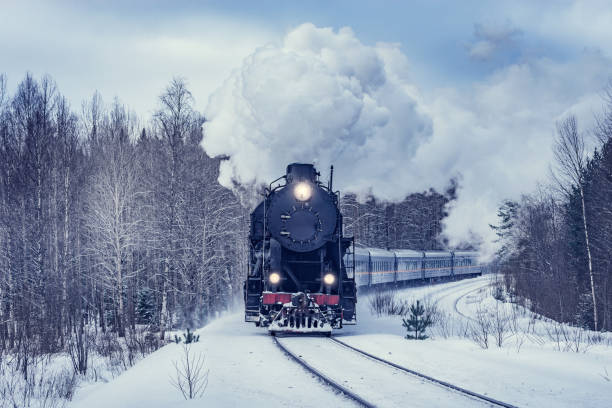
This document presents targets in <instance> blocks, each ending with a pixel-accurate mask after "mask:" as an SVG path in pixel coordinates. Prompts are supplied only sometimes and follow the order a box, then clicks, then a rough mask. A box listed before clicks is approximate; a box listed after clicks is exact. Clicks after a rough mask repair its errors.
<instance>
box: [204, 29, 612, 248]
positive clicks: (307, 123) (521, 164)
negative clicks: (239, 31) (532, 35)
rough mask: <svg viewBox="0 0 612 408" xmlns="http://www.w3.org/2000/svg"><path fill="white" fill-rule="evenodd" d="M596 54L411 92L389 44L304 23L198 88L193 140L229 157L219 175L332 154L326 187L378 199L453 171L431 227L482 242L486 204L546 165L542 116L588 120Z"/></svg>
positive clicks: (232, 180) (247, 180)
mask: <svg viewBox="0 0 612 408" xmlns="http://www.w3.org/2000/svg"><path fill="white" fill-rule="evenodd" d="M609 66H610V61H609V60H608V59H607V58H606V57H604V56H602V55H601V54H600V53H597V52H589V51H585V54H584V55H583V56H582V57H581V58H578V59H576V60H574V61H563V62H554V61H551V60H550V59H546V58H532V59H529V60H524V61H522V62H520V63H517V64H511V65H508V66H507V67H503V68H500V69H499V70H498V71H497V72H495V73H493V74H492V75H491V76H490V77H488V78H486V80H484V81H482V82H476V83H473V84H471V85H469V86H464V88H463V89H454V88H446V89H433V90H429V92H428V93H427V94H426V96H421V94H420V93H419V92H418V91H417V87H416V86H415V85H414V84H413V83H412V80H411V78H410V69H409V64H408V59H407V58H406V56H405V55H404V54H402V52H401V51H400V49H399V46H397V45H391V44H377V45H375V46H368V45H364V44H363V43H361V42H360V41H359V40H358V39H357V38H356V36H355V35H354V33H353V32H352V30H351V29H349V28H343V29H340V30H339V31H337V32H334V31H333V30H332V29H329V28H317V27H315V26H313V25H312V24H304V25H301V26H299V27H297V28H296V29H295V30H293V31H291V32H290V33H289V34H287V36H286V37H285V39H284V41H283V43H282V44H280V45H268V46H265V47H262V48H259V49H257V50H256V51H255V52H254V53H253V54H252V55H250V56H249V57H248V58H246V59H245V60H244V62H243V65H242V66H241V67H240V68H239V69H237V70H236V71H234V72H233V74H232V75H231V76H230V77H229V78H228V79H227V80H226V81H225V83H224V84H223V85H222V86H221V87H220V88H219V89H218V90H217V91H216V92H215V93H214V94H213V95H212V96H211V98H210V101H209V104H208V107H207V109H206V111H205V115H206V118H207V119H208V122H206V123H205V125H204V131H205V137H204V141H203V147H204V149H205V150H206V151H207V153H208V154H209V155H211V156H219V155H225V156H228V157H229V160H227V161H224V162H223V164H222V166H221V175H220V178H219V181H220V182H221V183H222V184H223V185H225V186H227V187H234V186H235V185H236V183H237V184H239V185H241V186H256V185H259V184H261V183H269V182H270V181H271V180H273V179H275V178H277V177H278V176H280V175H283V174H284V171H285V166H286V165H287V164H288V163H291V162H311V163H315V164H316V166H317V167H318V169H319V170H320V171H321V172H322V175H324V176H325V177H324V179H326V178H327V177H326V176H327V171H328V168H329V165H330V164H334V166H335V169H336V172H335V177H334V178H335V184H334V185H335V187H336V188H339V189H340V190H341V191H343V192H347V191H352V192H356V193H359V194H361V196H362V197H363V196H364V195H365V194H367V193H372V194H374V195H376V196H377V197H379V198H382V199H387V200H401V199H402V198H404V197H405V196H406V195H407V194H409V193H412V192H417V191H423V190H425V189H428V188H429V187H434V188H436V189H438V190H439V191H440V190H441V189H443V188H444V187H445V186H446V185H448V182H449V180H450V179H451V178H454V177H458V178H459V180H460V186H461V188H460V190H459V198H458V200H457V201H456V202H455V203H453V207H452V208H451V213H450V216H449V217H448V219H446V221H445V234H446V236H447V237H448V238H449V239H450V243H451V245H453V244H457V243H459V242H462V241H464V242H465V241H473V240H474V239H475V240H476V241H481V242H483V243H484V244H485V248H484V249H485V250H488V252H489V253H490V252H491V249H493V247H492V246H491V243H492V241H493V239H494V238H495V235H494V234H493V233H492V231H491V229H490V228H489V226H488V224H489V223H496V215H495V214H496V208H497V206H498V205H499V203H500V202H501V200H502V199H504V198H506V197H511V198H518V196H519V195H520V194H521V193H523V192H529V191H530V190H531V189H532V188H534V187H535V185H536V182H537V181H538V180H542V179H543V178H545V177H546V174H547V168H548V165H549V163H550V160H551V155H550V146H551V144H552V138H553V135H554V126H555V121H556V120H559V119H560V118H562V117H563V115H566V114H567V113H569V112H573V113H577V114H578V116H579V120H580V119H581V118H584V117H587V119H588V118H592V112H593V110H592V109H591V108H592V107H593V106H598V104H599V101H600V99H599V97H598V95H597V93H598V92H599V91H600V90H601V87H602V86H603V85H604V84H605V78H606V75H609V74H610V69H609ZM577 79H579V81H577ZM581 123H583V124H585V125H588V124H586V123H585V121H583V122H581ZM585 127H586V126H585Z"/></svg>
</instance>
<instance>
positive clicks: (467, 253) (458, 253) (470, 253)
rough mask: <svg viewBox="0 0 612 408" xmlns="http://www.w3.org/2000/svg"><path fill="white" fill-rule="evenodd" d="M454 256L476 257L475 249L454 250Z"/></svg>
mask: <svg viewBox="0 0 612 408" xmlns="http://www.w3.org/2000/svg"><path fill="white" fill-rule="evenodd" d="M455 256H469V257H477V256H478V252H477V251H455Z"/></svg>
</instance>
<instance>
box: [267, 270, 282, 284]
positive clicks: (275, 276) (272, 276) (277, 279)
mask: <svg viewBox="0 0 612 408" xmlns="http://www.w3.org/2000/svg"><path fill="white" fill-rule="evenodd" d="M268 280H269V281H270V283H271V284H273V285H276V284H277V283H278V282H280V275H279V274H278V273H276V272H272V273H271V274H270V276H269V277H268Z"/></svg>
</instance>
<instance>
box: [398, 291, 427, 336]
mask: <svg viewBox="0 0 612 408" xmlns="http://www.w3.org/2000/svg"><path fill="white" fill-rule="evenodd" d="M402 321H403V326H404V327H405V328H406V330H407V331H408V334H406V338H407V339H412V340H425V339H426V338H427V337H428V336H426V335H425V329H427V328H428V327H429V326H431V324H432V321H431V316H428V315H425V308H424V307H423V305H422V304H421V302H419V301H418V300H417V302H416V304H414V303H413V304H412V306H410V316H409V317H408V319H406V318H403V319H402Z"/></svg>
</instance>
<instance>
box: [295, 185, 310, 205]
mask: <svg viewBox="0 0 612 408" xmlns="http://www.w3.org/2000/svg"><path fill="white" fill-rule="evenodd" d="M293 195H294V196H295V198H296V199H298V200H299V201H307V200H310V197H311V196H312V186H311V185H310V184H309V183H306V182H303V181H302V182H300V183H297V184H296V186H295V187H294V188H293Z"/></svg>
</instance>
